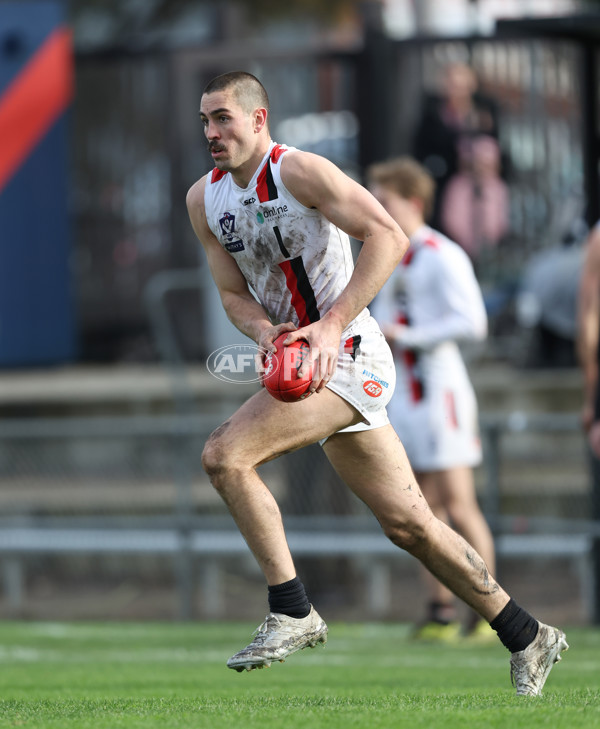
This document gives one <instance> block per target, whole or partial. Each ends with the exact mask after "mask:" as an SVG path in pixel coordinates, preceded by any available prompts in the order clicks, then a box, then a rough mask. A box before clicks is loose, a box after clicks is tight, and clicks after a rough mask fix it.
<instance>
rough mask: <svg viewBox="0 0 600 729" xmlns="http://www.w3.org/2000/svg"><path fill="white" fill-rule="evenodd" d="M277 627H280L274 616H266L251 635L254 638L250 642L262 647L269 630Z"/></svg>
mask: <svg viewBox="0 0 600 729" xmlns="http://www.w3.org/2000/svg"><path fill="white" fill-rule="evenodd" d="M278 625H280V623H279V620H278V618H276V617H275V615H267V617H266V618H265V619H264V621H263V622H262V623H261V624H260V625H259V626H258V628H257V629H256V630H255V631H254V633H252V635H254V636H256V637H255V638H254V640H253V641H252V642H253V643H255V644H256V645H262V644H263V643H264V642H265V638H266V637H267V634H268V632H269V629H270V628H276V627H277V626H278Z"/></svg>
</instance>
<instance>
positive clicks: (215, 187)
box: [204, 142, 369, 331]
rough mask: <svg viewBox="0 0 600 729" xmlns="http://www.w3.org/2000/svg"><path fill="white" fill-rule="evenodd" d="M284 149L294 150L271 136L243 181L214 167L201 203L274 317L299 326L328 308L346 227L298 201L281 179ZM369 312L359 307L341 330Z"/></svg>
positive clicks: (345, 266) (348, 260)
mask: <svg viewBox="0 0 600 729" xmlns="http://www.w3.org/2000/svg"><path fill="white" fill-rule="evenodd" d="M288 151H295V150H294V148H292V147H287V146H285V145H281V144H275V143H273V142H272V143H271V145H270V147H269V151H268V152H267V154H266V155H265V157H264V158H263V160H262V162H261V164H260V165H259V167H258V169H257V171H256V173H255V174H254V176H253V178H252V180H251V181H250V183H249V185H248V187H246V188H241V187H238V186H237V185H236V184H235V182H234V180H233V177H232V176H231V175H230V174H229V173H228V172H223V171H221V170H219V169H217V168H215V169H214V170H213V171H212V173H211V174H209V175H208V177H207V180H206V191H205V197H204V202H205V209H206V219H207V222H208V225H209V226H210V229H211V230H212V232H213V233H214V235H215V236H216V237H217V239H218V240H219V242H220V243H221V245H222V246H223V248H225V250H226V251H228V252H229V253H230V254H231V255H232V256H233V258H234V259H235V261H236V263H237V264H238V266H239V268H240V270H241V272H242V274H243V275H244V277H245V278H246V280H247V282H248V284H249V285H250V286H251V288H252V289H253V291H254V292H255V294H256V296H257V298H258V300H259V301H260V303H261V304H262V305H263V307H264V308H265V310H266V311H267V313H268V314H269V317H270V318H271V320H272V322H273V323H274V324H276V323H282V322H288V321H291V322H293V323H294V324H296V326H298V327H302V326H306V325H307V324H310V323H312V322H315V321H318V320H319V319H320V318H321V317H322V316H323V315H324V314H325V313H326V312H327V311H328V310H329V309H330V308H331V306H332V304H333V303H334V301H335V300H336V299H337V297H338V296H339V295H340V294H341V293H342V291H343V290H344V288H345V287H346V285H347V283H348V281H349V279H350V276H351V275H352V271H353V269H354V263H353V259H352V251H351V248H350V241H349V238H348V236H347V235H346V233H344V232H343V231H341V230H340V229H339V228H337V227H336V226H335V225H332V224H331V223H330V222H329V221H328V220H327V219H326V218H325V217H324V216H323V215H322V214H321V213H320V212H319V211H318V210H314V209H311V208H307V207H305V206H304V205H302V204H301V203H299V202H298V200H296V198H295V197H293V195H292V194H291V193H290V192H289V191H288V190H287V189H286V187H285V185H284V184H283V182H282V181H281V159H282V157H283V156H284V155H285V153H286V152H288ZM368 316H369V312H368V311H367V309H363V311H362V312H361V313H360V314H359V315H358V317H357V318H356V319H355V320H354V322H351V324H350V325H349V326H348V327H347V330H349V329H350V328H351V327H352V326H353V325H354V324H355V323H356V322H357V321H362V320H363V319H365V318H367V317H368ZM347 330H346V331H347Z"/></svg>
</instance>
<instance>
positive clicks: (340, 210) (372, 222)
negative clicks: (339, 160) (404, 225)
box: [281, 152, 408, 329]
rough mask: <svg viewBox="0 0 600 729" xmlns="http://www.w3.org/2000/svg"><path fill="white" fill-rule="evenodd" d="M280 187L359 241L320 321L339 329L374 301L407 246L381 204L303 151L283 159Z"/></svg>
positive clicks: (336, 171) (324, 163) (322, 162)
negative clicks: (344, 280) (346, 276)
mask: <svg viewBox="0 0 600 729" xmlns="http://www.w3.org/2000/svg"><path fill="white" fill-rule="evenodd" d="M281 176H282V180H283V183H284V184H285V186H286V187H287V189H288V190H289V191H290V192H291V193H292V195H293V196H294V197H295V198H296V199H297V200H299V201H300V202H301V203H302V204H303V205H305V206H306V207H309V208H316V209H317V210H319V211H320V212H321V213H322V214H323V215H324V216H325V217H326V218H327V219H328V220H329V221H330V222H331V223H333V224H334V225H335V226H337V227H338V228H340V229H341V230H343V231H344V232H346V233H347V234H348V235H350V236H351V237H352V238H356V240H359V241H362V242H363V245H362V249H361V251H360V254H359V256H358V259H357V261H356V266H355V269H354V273H353V275H352V277H351V279H350V281H349V283H348V285H347V287H346V289H345V290H344V292H343V293H342V294H341V295H340V296H339V297H338V299H337V301H336V302H335V304H334V305H333V306H332V308H331V309H330V310H329V312H328V313H327V314H326V317H325V318H330V319H336V320H337V321H339V323H340V325H341V326H342V329H343V328H344V327H345V326H347V325H348V324H349V323H350V322H351V321H352V319H354V317H356V316H357V314H359V313H360V312H361V311H362V309H364V307H365V306H368V304H369V303H370V302H371V301H372V300H373V298H374V297H375V295H376V294H377V293H378V292H379V290H380V289H381V287H382V286H383V284H384V283H385V281H386V280H387V279H388V278H389V276H390V275H391V273H392V271H393V270H394V268H395V267H396V266H397V264H398V262H399V261H400V259H401V258H402V256H403V255H404V253H405V252H406V249H407V248H408V238H407V237H406V236H405V235H404V233H403V231H402V230H401V229H400V227H399V226H398V224H397V223H396V222H395V221H394V220H393V219H392V218H391V217H390V216H389V214H388V213H387V212H386V211H385V210H384V208H383V207H382V206H381V205H380V203H379V202H378V201H377V200H376V199H375V198H374V197H373V196H372V195H371V193H370V192H369V191H368V190H366V189H365V188H364V187H363V186H362V185H360V184H358V183H357V182H355V181H354V180H352V179H351V178H350V177H348V176H347V175H345V174H344V173H343V172H342V171H341V170H339V169H338V168H337V167H336V166H335V165H334V164H332V163H331V162H329V161H328V160H326V159H324V158H323V157H319V156H317V155H313V154H310V153H308V152H290V153H288V154H286V155H285V156H284V158H283V160H282V169H281Z"/></svg>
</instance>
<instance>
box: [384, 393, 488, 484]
mask: <svg viewBox="0 0 600 729" xmlns="http://www.w3.org/2000/svg"><path fill="white" fill-rule="evenodd" d="M388 413H389V418H390V422H391V424H392V426H393V428H394V430H395V431H396V433H397V434H398V437H399V438H400V440H401V441H402V444H403V445H404V448H405V449H406V454H407V456H408V459H409V461H410V463H411V466H412V467H413V469H414V470H415V471H438V470H445V469H448V468H456V467H459V466H467V467H473V466H476V465H478V464H479V463H481V460H482V449H481V439H480V435H479V425H478V417H477V401H476V398H475V393H474V392H473V389H472V387H471V386H470V385H469V384H468V383H465V382H463V383H460V382H455V383H453V384H452V386H449V384H448V382H446V383H442V382H436V381H435V380H432V381H427V380H426V381H425V392H424V397H423V398H422V399H421V400H419V401H418V402H411V399H410V397H409V396H408V394H407V393H404V392H403V391H402V389H400V390H399V391H397V392H396V395H395V396H394V398H393V399H392V401H391V402H390V404H389V405H388Z"/></svg>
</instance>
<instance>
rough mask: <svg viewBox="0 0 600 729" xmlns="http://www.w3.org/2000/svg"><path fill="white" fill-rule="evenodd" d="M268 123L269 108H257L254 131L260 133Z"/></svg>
mask: <svg viewBox="0 0 600 729" xmlns="http://www.w3.org/2000/svg"><path fill="white" fill-rule="evenodd" d="M266 123H267V110H266V109H262V108H260V109H256V111H255V112H254V133H255V134H258V133H259V132H260V131H261V130H262V129H263V128H264V126H265V125H266Z"/></svg>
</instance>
